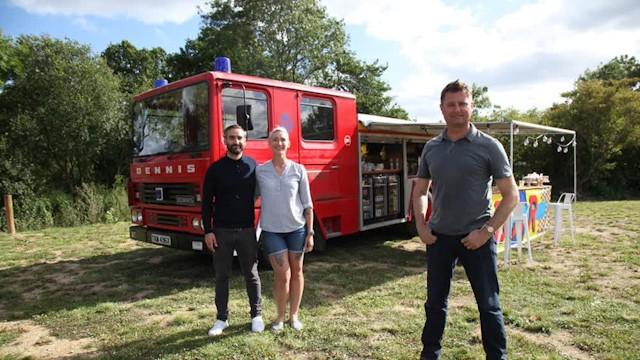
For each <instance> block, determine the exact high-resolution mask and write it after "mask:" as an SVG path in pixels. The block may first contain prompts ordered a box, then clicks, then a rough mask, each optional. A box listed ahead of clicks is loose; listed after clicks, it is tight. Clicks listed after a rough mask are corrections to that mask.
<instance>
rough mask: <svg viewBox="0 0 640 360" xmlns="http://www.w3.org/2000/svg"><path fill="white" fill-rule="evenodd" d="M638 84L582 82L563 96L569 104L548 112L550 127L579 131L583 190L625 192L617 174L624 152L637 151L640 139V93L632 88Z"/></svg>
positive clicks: (633, 80) (605, 193)
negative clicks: (624, 150)
mask: <svg viewBox="0 0 640 360" xmlns="http://www.w3.org/2000/svg"><path fill="white" fill-rule="evenodd" d="M637 81H638V79H637V78H636V79H624V80H612V81H603V80H582V81H578V82H577V85H576V88H575V90H574V91H571V92H568V93H565V94H563V96H564V97H565V98H566V99H567V101H566V102H565V103H563V104H556V105H554V106H553V107H551V109H549V110H548V112H547V121H548V123H549V124H551V125H554V126H560V127H566V128H570V129H575V130H576V132H577V141H578V173H579V174H580V176H579V189H581V190H583V191H586V192H588V193H592V194H597V195H609V196H611V195H614V194H615V193H620V192H621V191H624V190H625V189H621V188H619V185H620V182H619V181H618V180H620V179H616V177H615V176H613V174H615V172H616V169H618V170H619V169H620V167H621V164H620V163H619V162H618V161H619V159H620V158H621V157H623V149H633V148H637V144H638V140H640V92H638V91H634V90H633V89H632V88H631V87H630V85H631V84H632V83H636V82H637ZM637 161H638V160H637V159H636V160H635V162H636V164H637ZM636 167H637V165H636ZM635 177H636V179H637V177H638V175H635ZM617 187H618V188H617Z"/></svg>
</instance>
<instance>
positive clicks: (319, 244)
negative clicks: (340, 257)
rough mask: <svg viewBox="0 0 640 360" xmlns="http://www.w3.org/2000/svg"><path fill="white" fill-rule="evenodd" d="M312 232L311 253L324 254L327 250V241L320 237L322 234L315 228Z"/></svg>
mask: <svg viewBox="0 0 640 360" xmlns="http://www.w3.org/2000/svg"><path fill="white" fill-rule="evenodd" d="M313 232H314V235H313V252H315V253H322V252H325V251H326V250H327V239H325V238H324V237H323V236H322V232H321V231H320V229H319V228H318V227H317V226H314V227H313Z"/></svg>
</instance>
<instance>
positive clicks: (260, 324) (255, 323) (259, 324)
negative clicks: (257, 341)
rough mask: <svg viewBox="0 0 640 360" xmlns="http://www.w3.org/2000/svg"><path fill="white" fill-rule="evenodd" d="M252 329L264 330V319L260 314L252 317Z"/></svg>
mask: <svg viewBox="0 0 640 360" xmlns="http://www.w3.org/2000/svg"><path fill="white" fill-rule="evenodd" d="M251 331H253V332H258V333H260V332H263V331H264V321H263V320H262V316H259V315H258V316H256V317H254V318H253V319H251Z"/></svg>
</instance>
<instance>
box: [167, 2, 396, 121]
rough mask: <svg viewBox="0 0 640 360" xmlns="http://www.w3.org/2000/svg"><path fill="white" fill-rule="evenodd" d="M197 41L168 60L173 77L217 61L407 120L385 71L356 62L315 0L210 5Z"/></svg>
mask: <svg viewBox="0 0 640 360" xmlns="http://www.w3.org/2000/svg"><path fill="white" fill-rule="evenodd" d="M210 5H211V9H210V11H208V12H206V13H205V12H202V13H201V18H202V26H201V28H200V33H199V35H198V37H197V38H196V39H194V40H188V41H187V43H186V44H185V46H184V47H183V48H181V49H180V52H179V53H177V54H174V55H171V56H170V57H169V60H168V62H169V64H170V67H171V68H172V77H173V78H174V79H175V78H181V77H185V76H189V75H194V74H197V73H200V72H202V71H203V70H205V69H210V68H211V62H212V61H213V59H214V58H215V57H217V56H227V57H230V58H232V59H233V65H232V67H233V69H234V72H238V73H244V74H251V75H257V76H262V77H267V78H272V79H278V80H284V81H292V82H298V83H305V84H308V85H320V86H325V87H330V88H338V89H342V90H345V91H350V92H353V93H354V94H355V95H356V96H357V97H358V102H359V103H361V104H359V105H360V107H359V110H363V111H368V112H373V113H376V114H379V115H397V116H402V117H406V112H404V110H402V109H400V108H399V107H398V106H397V105H396V104H394V103H393V99H392V98H391V97H389V96H387V95H385V93H386V92H387V91H388V90H389V86H388V85H387V84H386V83H385V82H384V81H383V80H381V78H380V77H381V75H382V73H383V72H384V71H385V70H386V66H381V65H378V63H377V62H374V63H372V64H367V63H364V62H361V61H358V60H357V59H355V56H354V54H353V53H352V52H351V51H350V50H349V49H348V43H349V40H348V37H347V35H346V33H345V31H344V23H343V22H342V21H339V20H336V19H334V18H332V17H330V16H329V15H328V14H327V12H326V10H325V8H324V7H322V6H321V5H320V4H319V3H318V1H317V0H292V1H267V0H236V1H231V0H213V1H212V2H211V4H210Z"/></svg>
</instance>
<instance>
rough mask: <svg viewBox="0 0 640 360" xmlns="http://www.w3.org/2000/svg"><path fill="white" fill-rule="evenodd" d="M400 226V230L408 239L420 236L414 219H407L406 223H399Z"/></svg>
mask: <svg viewBox="0 0 640 360" xmlns="http://www.w3.org/2000/svg"><path fill="white" fill-rule="evenodd" d="M398 227H399V228H400V229H399V230H400V231H399V232H400V233H401V234H402V236H403V237H405V238H407V239H412V238H414V237H416V236H418V230H417V229H416V223H415V222H414V221H407V222H405V223H402V224H398Z"/></svg>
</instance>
